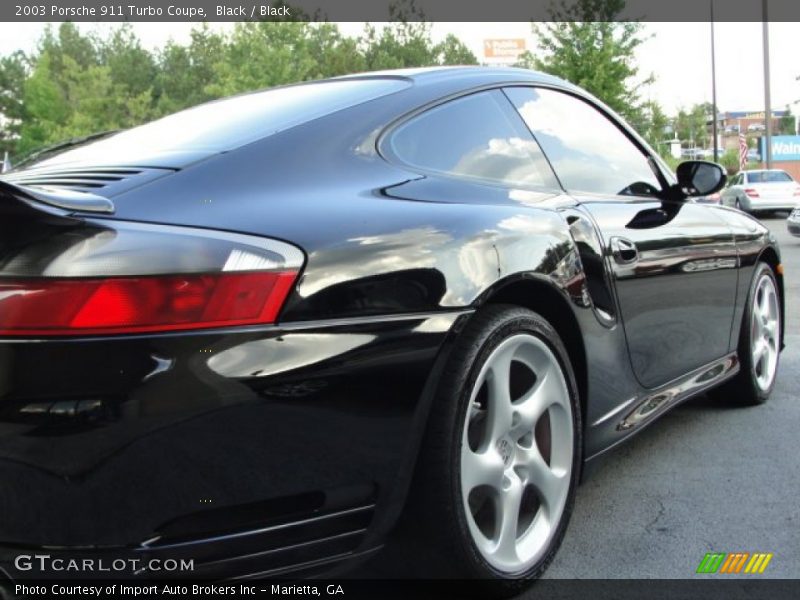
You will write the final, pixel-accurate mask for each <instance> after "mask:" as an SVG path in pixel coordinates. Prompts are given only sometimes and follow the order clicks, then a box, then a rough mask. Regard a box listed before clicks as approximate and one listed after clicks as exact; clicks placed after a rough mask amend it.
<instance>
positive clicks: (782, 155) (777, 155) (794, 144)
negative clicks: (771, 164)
mask: <svg viewBox="0 0 800 600" xmlns="http://www.w3.org/2000/svg"><path fill="white" fill-rule="evenodd" d="M766 145H767V138H765V137H762V138H761V144H760V149H761V156H766V155H767V146H766ZM772 160H775V161H782V160H800V135H776V136H773V137H772Z"/></svg>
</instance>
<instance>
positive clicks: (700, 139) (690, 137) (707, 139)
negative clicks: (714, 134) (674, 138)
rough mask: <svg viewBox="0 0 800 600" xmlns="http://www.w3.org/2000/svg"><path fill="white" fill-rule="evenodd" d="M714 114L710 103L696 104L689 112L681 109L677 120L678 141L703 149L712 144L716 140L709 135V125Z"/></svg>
mask: <svg viewBox="0 0 800 600" xmlns="http://www.w3.org/2000/svg"><path fill="white" fill-rule="evenodd" d="M713 112H714V111H713V109H712V107H711V104H710V103H703V104H695V105H694V106H693V107H692V108H691V109H689V110H688V111H687V110H685V109H680V110H679V111H678V116H677V118H676V120H675V129H676V131H677V133H678V139H680V140H681V141H682V142H688V143H689V144H690V145H691V143H692V142H693V143H694V146H697V147H703V148H705V147H706V146H707V145H709V144H712V143H713V141H714V140H713V139H712V138H711V136H709V134H708V127H707V123H708V120H709V119H710V118H711V115H712V114H713Z"/></svg>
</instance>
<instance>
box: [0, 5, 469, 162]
mask: <svg viewBox="0 0 800 600" xmlns="http://www.w3.org/2000/svg"><path fill="white" fill-rule="evenodd" d="M391 10H392V12H391V17H392V22H391V23H389V24H388V25H387V26H386V27H384V28H383V29H380V30H379V29H376V28H375V27H372V26H367V27H366V28H365V30H364V33H363V34H362V35H361V36H359V37H349V36H346V35H344V34H342V32H341V31H340V30H339V28H338V26H337V25H335V24H332V23H326V22H301V21H296V20H287V21H281V22H277V21H263V22H247V23H237V24H236V26H235V27H234V29H233V31H231V32H229V33H217V32H215V31H212V30H211V28H210V27H209V26H208V25H207V24H202V25H198V26H197V27H195V28H194V29H193V31H192V33H191V40H190V41H189V42H188V43H187V44H178V43H175V42H173V41H170V42H168V43H167V44H166V45H165V46H163V47H162V48H160V49H158V50H156V51H154V52H151V51H150V50H148V49H146V48H144V47H143V46H142V45H141V42H140V41H139V39H138V37H137V36H136V34H135V32H134V31H133V29H132V28H131V26H130V25H129V24H123V25H121V26H119V27H118V28H117V29H114V30H113V31H112V32H111V33H110V34H109V35H108V36H107V37H105V38H102V37H99V36H97V35H85V34H84V33H82V32H81V30H80V29H78V28H77V27H76V26H75V25H74V24H72V23H62V24H60V25H59V26H58V27H57V28H56V29H54V28H53V27H48V28H47V29H46V30H45V32H44V34H43V35H42V38H41V40H40V41H39V44H38V47H37V49H36V51H35V52H34V53H32V54H31V55H30V56H26V55H24V54H23V53H21V52H18V53H15V54H12V55H10V56H6V57H2V58H0V157H2V152H3V151H4V150H9V151H10V152H12V153H13V154H14V157H13V158H14V159H19V157H20V156H22V155H24V154H27V153H29V152H31V151H33V150H34V149H36V148H40V147H42V146H47V145H51V144H53V143H57V142H60V141H62V140H64V139H68V138H72V137H80V136H84V135H88V134H91V133H95V132H99V131H107V130H112V129H120V128H127V127H131V126H134V125H137V124H140V123H143V122H145V121H148V120H151V119H153V118H157V117H160V116H163V115H165V114H168V113H171V112H174V111H176V110H180V109H182V108H187V107H189V106H194V105H195V104H199V103H201V102H205V101H208V100H213V99H215V98H218V97H222V96H228V95H231V94H236V93H240V92H245V91H251V90H256V89H261V88H266V87H271V86H276V85H283V84H288V83H294V82H299V81H307V80H312V79H321V78H325V77H335V76H338V75H344V74H347V73H356V72H361V71H369V70H379V69H391V68H400V67H421V66H430V65H442V64H477V62H478V61H477V59H476V58H475V56H474V55H473V54H472V52H470V51H469V49H468V48H467V47H466V46H465V45H464V44H463V43H462V42H461V41H460V40H459V39H458V38H457V37H455V36H453V35H448V36H447V37H446V38H445V39H444V40H443V41H441V42H440V43H434V41H433V39H432V37H431V26H430V24H428V23H426V22H424V20H423V18H422V17H423V16H424V15H422V14H421V13H420V12H419V11H417V9H416V7H415V5H414V3H413V0H401V2H400V3H399V4H396V5H394V6H393V7H392V9H391ZM12 162H13V161H12Z"/></svg>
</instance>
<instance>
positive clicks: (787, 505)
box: [546, 217, 800, 579]
mask: <svg viewBox="0 0 800 600" xmlns="http://www.w3.org/2000/svg"><path fill="white" fill-rule="evenodd" d="M763 222H764V223H765V224H766V225H767V226H768V227H769V228H770V229H772V230H773V231H774V232H775V233H776V234H777V236H778V239H779V242H780V245H781V251H782V262H783V264H784V269H785V283H786V306H787V319H786V333H787V336H786V349H785V350H784V352H783V354H782V356H781V364H780V369H779V373H778V380H777V383H776V386H775V391H774V392H773V394H772V397H771V398H770V400H769V401H768V402H767V404H765V405H763V406H759V407H753V408H728V407H725V406H722V405H720V404H718V403H714V402H712V401H711V400H710V399H708V398H707V397H705V396H703V397H700V398H697V399H695V400H691V401H689V402H687V403H685V404H683V405H681V406H679V407H677V408H676V409H675V410H673V411H672V412H671V413H669V414H667V415H665V416H664V418H662V419H661V420H659V421H658V422H657V423H655V424H653V425H652V426H651V427H650V428H648V429H646V430H644V431H642V432H641V433H640V434H639V435H637V436H636V437H635V438H633V439H632V440H631V441H630V442H629V443H627V444H624V445H623V446H622V447H620V448H619V449H617V450H615V451H612V455H611V456H609V459H608V460H607V461H606V462H605V464H603V465H602V467H601V468H600V469H599V470H598V471H597V472H596V473H595V474H594V475H593V477H591V478H590V479H589V480H588V481H587V482H586V483H585V484H584V485H583V486H581V488H580V489H579V490H578V498H577V502H576V507H575V512H574V513H573V516H572V522H571V524H570V527H569V529H568V531H567V535H566V537H565V539H564V543H563V545H562V547H561V550H560V552H559V553H558V555H557V556H556V558H555V560H554V561H553V564H552V565H551V566H550V568H549V570H548V571H547V573H546V577H547V578H598V579H609V578H666V579H669V578H688V577H696V575H695V569H696V568H697V566H698V564H699V563H700V560H701V559H702V558H703V556H704V555H705V553H706V552H712V551H716V552H772V553H774V557H773V558H772V561H771V562H770V564H769V567H768V568H767V570H766V571H765V573H764V575H763V577H774V578H800V535H799V534H798V528H800V502H798V498H800V452H798V451H797V443H798V433H797V426H798V423H800V313H799V312H798V310H797V307H798V306H800V238H795V237H792V236H790V235H789V234H788V233H787V231H786V224H785V217H784V218H775V217H771V218H766V219H763ZM710 577H714V576H710Z"/></svg>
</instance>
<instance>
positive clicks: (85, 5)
mask: <svg viewBox="0 0 800 600" xmlns="http://www.w3.org/2000/svg"><path fill="white" fill-rule="evenodd" d="M578 2H579V0H491V1H487V0H415V2H414V5H415V7H416V11H415V12H412V13H407V14H406V15H405V16H406V20H409V21H416V20H425V21H433V22H438V21H464V22H483V21H517V22H528V21H552V20H584V19H582V18H581V17H579V16H578V17H572V18H570V17H566V18H565V17H564V16H559V13H561V15H565V14H566V15H568V14H570V13H569V10H570V8H571V7H574V6H575V5H576V4H577V3H578ZM711 3H712V0H626V1H625V3H624V8H623V9H622V10H621V11H620V12H618V13H616V14H614V15H613V16H610V17H608V18H596V19H591V20H614V21H617V20H620V21H623V20H638V21H651V22H668V21H682V22H697V21H709V20H710V15H711ZM713 3H714V18H715V20H716V21H723V22H724V21H738V22H745V21H763V20H764V5H765V1H764V0H713ZM393 4H394V5H395V6H396V7H399V8H401V9H403V8H405V9H407V8H408V2H406V1H404V0H400V1H399V2H398V1H397V0H292V1H289V2H287V3H286V4H284V3H283V2H281V0H171V1H170V0H166V1H164V0H120V1H118V2H114V1H112V0H50V1H31V0H3V1H2V2H0V20H2V21H10V22H13V21H38V22H45V21H85V22H112V21H134V22H137V21H175V22H179V21H182V22H186V21H191V22H202V21H259V20H270V21H272V20H287V19H289V20H301V21H319V20H327V21H359V22H360V21H372V22H375V21H388V20H390V7H391V6H392V5H393ZM766 7H767V15H768V16H767V20H769V21H774V22H778V21H784V22H786V21H800V1H798V0H766ZM572 14H573V15H576V14H580V13H572ZM586 20H590V19H586Z"/></svg>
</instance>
